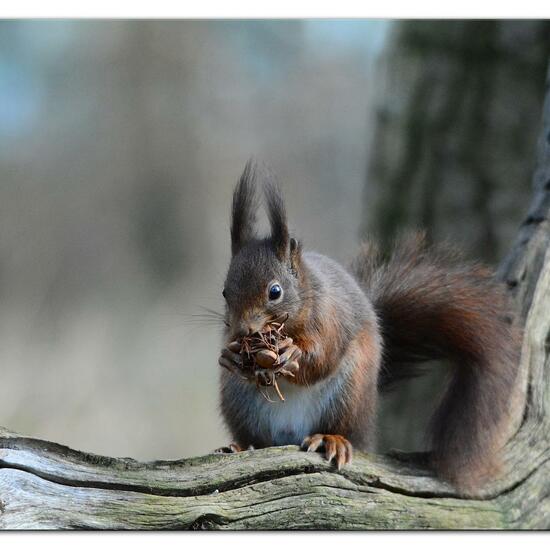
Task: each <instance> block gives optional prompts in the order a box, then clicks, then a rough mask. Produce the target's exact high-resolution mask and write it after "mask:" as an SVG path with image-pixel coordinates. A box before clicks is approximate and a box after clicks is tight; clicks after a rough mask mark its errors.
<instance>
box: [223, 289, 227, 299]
mask: <svg viewBox="0 0 550 550" xmlns="http://www.w3.org/2000/svg"><path fill="white" fill-rule="evenodd" d="M222 296H223V297H224V298H227V296H226V295H225V288H224V289H223V290H222Z"/></svg>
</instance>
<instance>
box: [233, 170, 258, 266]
mask: <svg viewBox="0 0 550 550" xmlns="http://www.w3.org/2000/svg"><path fill="white" fill-rule="evenodd" d="M256 179H257V169H256V165H255V163H254V162H253V161H252V160H249V161H248V162H247V163H246V166H245V167H244V172H243V173H242V175H241V177H240V179H239V183H237V187H236V188H235V191H234V192H233V206H232V209H231V253H232V254H233V255H235V254H237V252H238V251H239V250H240V249H241V248H242V246H243V245H244V244H245V243H246V242H247V241H249V240H251V239H253V238H254V236H255V231H254V228H255V225H256V212H257V210H258V201H257V195H256Z"/></svg>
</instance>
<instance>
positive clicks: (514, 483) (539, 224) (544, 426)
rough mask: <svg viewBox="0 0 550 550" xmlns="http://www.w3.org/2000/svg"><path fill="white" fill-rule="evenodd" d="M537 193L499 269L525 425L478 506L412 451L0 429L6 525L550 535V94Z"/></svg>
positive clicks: (0, 495)
mask: <svg viewBox="0 0 550 550" xmlns="http://www.w3.org/2000/svg"><path fill="white" fill-rule="evenodd" d="M546 92H547V93H546V98H547V99H546V103H545V108H544V118H543V128H542V134H541V138H540V147H539V155H538V168H537V170H536V172H535V177H534V188H535V195H534V199H533V204H532V207H531V209H530V211H529V214H528V216H527V218H526V220H525V222H524V223H523V225H522V226H521V228H520V231H519V235H518V238H517V241H516V243H515V244H514V246H513V247H512V250H511V252H510V255H509V256H508V258H506V259H505V261H504V262H503V263H502V266H501V270H500V273H499V275H500V276H501V277H502V278H503V279H504V280H505V281H506V283H507V284H508V286H509V288H510V290H511V292H512V293H513V295H514V297H515V299H516V301H517V304H518V309H519V312H520V313H519V315H520V319H521V322H523V323H524V326H525V330H524V345H523V353H522V359H521V383H520V385H519V388H520V390H521V391H520V392H518V396H525V399H524V400H523V399H522V401H521V410H519V409H518V410H519V412H520V413H523V414H520V415H519V416H518V425H517V426H516V429H515V433H514V435H513V437H511V439H510V441H509V442H508V444H507V446H506V449H505V466H504V471H503V473H502V476H501V477H500V478H499V479H498V480H495V481H494V482H493V483H491V484H490V485H488V486H487V487H486V488H484V489H483V492H482V493H481V494H480V495H479V496H478V497H476V498H475V499H474V498H461V497H460V496H458V495H457V494H456V492H455V491H454V490H453V488H452V487H450V486H449V485H447V484H445V483H443V482H441V481H439V480H437V479H436V478H434V477H433V475H432V474H431V473H430V472H429V471H428V470H427V469H426V468H424V467H422V465H421V463H422V460H421V459H420V460H419V457H418V456H417V455H403V454H395V455H388V456H380V455H365V454H360V453H356V457H355V459H354V462H353V464H352V465H350V466H349V467H345V468H344V469H343V470H341V471H336V470H335V469H334V467H333V466H331V465H330V464H328V463H327V462H326V461H325V460H324V458H323V457H322V456H320V455H318V454H315V453H304V452H300V451H299V450H298V448H297V447H292V446H291V447H278V448H270V449H263V450H259V451H246V452H243V453H240V454H238V455H208V456H203V457H199V458H192V459H185V460H178V461H156V462H150V463H141V462H137V461H135V460H132V459H127V458H108V457H101V456H96V455H92V454H87V453H83V452H78V451H74V450H72V449H69V448H68V447H65V446H63V445H59V444H57V443H51V442H48V441H42V440H38V439H34V438H29V437H23V436H20V435H17V434H15V433H12V432H10V431H8V430H5V429H0V527H1V528H4V529H46V528H53V529H58V528H79V529H428V528H429V529H452V528H454V529H536V528H538V529H541V528H549V527H550V496H549V495H550V436H549V434H550V420H549V418H550V313H549V312H550V251H549V246H548V245H549V242H550V227H549V212H550V94H549V86H548V83H547V90H546Z"/></svg>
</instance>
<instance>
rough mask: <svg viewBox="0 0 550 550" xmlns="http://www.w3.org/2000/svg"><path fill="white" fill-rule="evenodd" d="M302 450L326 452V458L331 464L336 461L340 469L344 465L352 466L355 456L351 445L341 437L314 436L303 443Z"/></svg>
mask: <svg viewBox="0 0 550 550" xmlns="http://www.w3.org/2000/svg"><path fill="white" fill-rule="evenodd" d="M301 448H302V450H304V451H307V452H315V451H317V450H319V449H324V450H325V458H326V459H327V460H328V461H329V462H330V461H332V460H333V459H334V461H335V462H336V467H337V468H338V469H340V468H341V467H342V466H344V464H350V463H351V459H352V456H353V448H352V446H351V443H350V442H349V441H348V440H347V439H346V438H345V437H343V436H341V435H327V434H314V435H310V436H308V437H306V438H305V439H304V440H303V441H302V445H301Z"/></svg>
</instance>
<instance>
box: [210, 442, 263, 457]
mask: <svg viewBox="0 0 550 550" xmlns="http://www.w3.org/2000/svg"><path fill="white" fill-rule="evenodd" d="M253 450H254V447H253V446H252V445H249V446H248V447H247V448H246V449H244V448H243V447H241V446H240V445H239V444H238V443H230V444H229V445H226V446H225V447H218V448H217V449H214V451H212V452H213V454H215V455H221V454H233V453H242V452H243V451H253Z"/></svg>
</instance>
